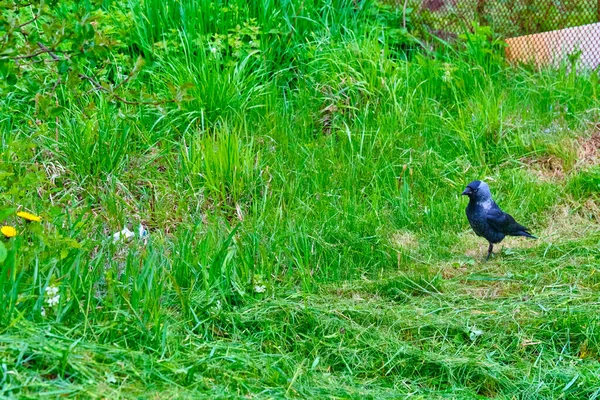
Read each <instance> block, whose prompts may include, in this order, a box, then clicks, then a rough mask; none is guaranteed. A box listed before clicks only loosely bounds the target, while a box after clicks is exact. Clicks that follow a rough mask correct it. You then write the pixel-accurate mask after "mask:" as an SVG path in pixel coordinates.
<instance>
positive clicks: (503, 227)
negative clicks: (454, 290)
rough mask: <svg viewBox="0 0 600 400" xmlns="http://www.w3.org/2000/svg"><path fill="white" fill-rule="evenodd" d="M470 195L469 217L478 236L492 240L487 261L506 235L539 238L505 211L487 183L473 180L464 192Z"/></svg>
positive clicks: (465, 194) (464, 194)
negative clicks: (493, 197) (496, 245)
mask: <svg viewBox="0 0 600 400" xmlns="http://www.w3.org/2000/svg"><path fill="white" fill-rule="evenodd" d="M462 195H463V196H469V205H468V206H467V219H468V220H469V224H470V225H471V228H473V230H474V231H475V233H476V234H477V236H483V237H484V238H486V239H487V241H488V242H490V247H488V254H487V257H486V261H487V260H488V259H489V258H490V255H491V254H492V250H493V248H494V244H496V243H500V242H501V241H502V239H504V237H505V236H525V237H528V238H531V239H537V238H536V237H535V236H533V235H532V234H531V233H529V229H527V228H525V227H524V226H523V225H521V224H519V223H518V222H517V221H515V219H514V218H513V217H512V216H510V215H509V214H507V213H505V212H504V211H502V210H501V209H500V207H498V205H497V204H496V203H495V202H494V200H492V193H491V192H490V187H489V186H488V184H487V183H485V182H481V181H473V182H471V183H469V184H468V185H467V188H466V189H465V190H464V191H463V192H462Z"/></svg>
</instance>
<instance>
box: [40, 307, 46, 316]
mask: <svg viewBox="0 0 600 400" xmlns="http://www.w3.org/2000/svg"><path fill="white" fill-rule="evenodd" d="M40 314H42V317H45V316H46V309H45V308H44V307H42V309H41V310H40Z"/></svg>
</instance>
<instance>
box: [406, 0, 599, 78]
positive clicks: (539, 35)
mask: <svg viewBox="0 0 600 400" xmlns="http://www.w3.org/2000/svg"><path fill="white" fill-rule="evenodd" d="M396 1H397V4H398V3H402V4H398V5H400V6H401V7H404V8H405V9H406V8H407V7H408V8H411V9H412V10H413V16H414V21H415V23H417V24H418V25H420V26H421V28H422V29H425V30H426V31H428V32H429V33H431V34H433V35H435V36H438V37H440V38H442V39H445V40H452V39H454V38H456V37H457V35H458V34H460V33H462V32H464V31H465V30H469V29H472V27H473V24H474V23H478V24H479V25H485V26H491V27H492V29H493V30H494V32H495V33H496V34H498V35H500V36H501V37H503V38H504V39H506V42H507V45H508V46H507V49H506V53H507V57H508V59H509V60H512V61H515V62H518V61H521V62H528V63H531V62H532V63H534V64H536V65H538V66H542V65H557V64H558V63H560V62H561V61H563V60H565V59H567V60H568V59H570V60H571V61H575V60H577V62H578V68H581V67H583V68H587V69H597V68H598V67H599V66H600V22H599V21H600V0H402V1H398V0H396Z"/></svg>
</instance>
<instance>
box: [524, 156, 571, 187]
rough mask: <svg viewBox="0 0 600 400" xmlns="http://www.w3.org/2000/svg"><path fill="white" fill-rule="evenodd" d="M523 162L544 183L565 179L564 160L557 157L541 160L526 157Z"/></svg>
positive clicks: (545, 157) (547, 157)
mask: <svg viewBox="0 0 600 400" xmlns="http://www.w3.org/2000/svg"><path fill="white" fill-rule="evenodd" d="M521 161H522V162H523V163H524V164H526V165H528V166H529V169H530V170H531V171H532V172H533V173H534V174H535V175H537V177H538V178H539V179H540V180H542V181H553V180H559V179H563V178H564V177H565V167H564V163H563V160H561V159H560V158H558V157H555V156H544V157H540V158H533V157H525V158H522V159H521Z"/></svg>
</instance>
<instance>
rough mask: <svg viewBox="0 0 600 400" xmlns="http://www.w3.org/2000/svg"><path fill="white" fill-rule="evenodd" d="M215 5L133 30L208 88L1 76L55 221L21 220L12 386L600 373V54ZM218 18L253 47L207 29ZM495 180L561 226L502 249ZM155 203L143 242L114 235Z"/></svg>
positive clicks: (358, 384) (15, 152) (8, 361)
mask: <svg viewBox="0 0 600 400" xmlns="http://www.w3.org/2000/svg"><path fill="white" fill-rule="evenodd" d="M192 3H193V2H189V3H185V4H188V5H189V7H188V8H186V9H185V10H183V11H185V12H182V10H180V9H177V8H176V7H174V6H173V5H174V4H176V3H175V2H174V3H173V4H171V3H170V2H155V3H153V2H150V1H147V2H145V4H140V5H136V4H135V3H133V8H132V10H133V11H131V13H132V14H131V15H132V16H134V17H135V18H129V20H130V21H131V32H132V33H131V37H130V38H129V39H128V40H131V42H132V43H134V42H135V43H136V47H137V48H138V49H141V50H140V51H141V52H142V53H143V54H144V56H145V58H146V59H147V64H146V67H145V69H144V72H142V73H141V74H140V75H139V76H138V77H137V78H136V79H135V81H132V82H131V83H130V84H131V85H141V86H144V87H145V89H146V90H147V91H149V92H155V93H159V94H163V96H164V97H165V98H167V97H169V88H168V83H172V84H184V83H189V84H190V85H189V86H190V89H189V93H190V94H191V95H192V97H193V100H192V101H189V102H185V103H182V104H181V105H180V106H168V105H167V106H163V107H130V106H127V105H124V104H118V102H117V103H115V102H111V101H110V99H107V98H104V97H103V96H102V95H101V94H98V93H91V94H89V95H88V96H84V97H81V98H77V99H75V98H72V96H70V95H69V93H68V91H67V90H66V89H59V90H64V91H62V92H61V93H60V102H61V104H63V105H64V106H65V107H66V112H65V113H63V114H62V115H61V116H60V118H58V119H57V120H56V121H54V120H50V121H39V122H36V119H37V116H36V115H35V114H34V110H33V109H32V108H29V105H28V104H22V103H20V102H19V101H18V100H17V99H18V93H17V94H15V95H14V96H7V97H6V98H4V99H2V102H1V107H2V115H3V117H2V119H1V120H0V126H1V132H2V135H3V136H2V146H3V147H2V149H3V152H2V160H1V162H2V169H3V171H5V172H9V173H12V174H14V175H12V177H13V178H11V179H9V180H7V178H3V179H5V180H4V183H3V184H4V186H5V187H8V189H12V190H10V191H9V193H10V198H11V199H12V202H13V204H14V205H16V206H17V205H18V206H22V207H24V208H27V209H29V210H32V211H34V212H37V213H40V214H41V215H42V216H44V218H45V222H44V224H43V228H44V231H45V232H47V235H48V237H47V238H46V240H45V242H44V243H40V242H35V240H34V241H33V242H32V241H28V240H27V239H26V238H25V237H24V236H21V237H18V238H16V240H14V244H15V249H17V248H18V249H20V251H22V253H20V252H18V251H16V252H15V254H16V256H15V257H16V261H15V262H16V263H17V265H18V266H19V271H20V273H19V275H18V279H16V282H8V283H6V284H5V286H4V288H5V289H4V290H5V291H4V293H3V296H4V297H3V299H4V301H5V304H9V305H10V306H7V308H6V309H7V310H9V311H4V312H3V314H2V316H1V317H2V336H0V354H1V359H2V366H3V370H2V372H1V374H2V375H1V376H2V392H1V393H2V395H3V396H16V397H19V396H34V395H36V394H37V393H40V392H43V393H46V394H47V395H48V396H50V397H54V396H58V395H60V394H69V395H74V396H82V397H96V396H99V397H111V398H118V397H133V396H141V397H161V398H163V397H173V398H181V397H190V398H198V397H199V396H200V395H204V396H205V397H207V398H230V397H238V396H249V397H253V396H256V397H259V398H269V397H272V398H281V397H285V396H288V397H307V398H319V397H321V398H323V397H333V398H386V397H388V398H397V397H399V396H406V395H412V396H414V397H415V398H432V397H436V396H440V397H444V396H448V397H453V398H457V397H458V398H477V397H479V396H484V397H485V396H497V397H498V398H513V397H517V398H531V399H538V398H556V397H560V396H563V397H565V398H567V397H568V398H582V399H583V398H586V399H587V398H590V397H591V398H595V396H597V395H598V394H599V392H598V391H597V389H598V387H600V379H599V378H598V376H599V374H598V373H599V372H600V364H599V362H598V356H599V353H600V331H599V330H598V315H599V313H598V311H599V310H598V302H597V296H596V295H595V291H596V290H597V288H598V276H600V275H599V274H598V270H597V264H598V260H599V250H598V249H599V240H600V229H599V225H598V218H599V217H600V211H599V208H598V195H597V191H598V183H599V181H600V170H599V169H598V168H599V167H598V164H597V161H598V158H597V157H598V154H599V153H598V152H600V150H597V151H598V152H596V153H595V156H594V151H593V150H594V145H593V143H594V142H593V140H590V137H591V135H592V134H593V132H594V129H595V123H596V121H597V120H598V101H597V98H596V86H597V78H596V77H595V76H592V77H589V76H575V75H573V74H569V73H566V72H565V71H564V70H563V71H555V72H540V73H531V72H528V71H526V70H520V69H517V68H509V67H505V66H503V64H502V62H501V60H500V59H498V58H496V57H495V56H494V55H493V54H494V53H493V52H491V51H490V49H489V46H488V45H487V44H486V43H487V42H486V41H485V40H482V38H481V37H473V38H471V40H470V41H469V42H468V44H467V45H465V46H464V48H463V49H462V50H461V51H459V52H457V53H454V52H451V51H448V52H447V53H446V54H444V55H441V54H440V55H437V56H436V57H433V56H420V55H417V56H415V57H414V58H413V59H412V60H411V61H410V62H406V61H402V60H400V59H398V57H397V53H395V52H394V48H393V46H392V45H391V44H390V43H389V42H388V38H387V37H386V36H385V33H384V32H381V31H380V30H378V29H377V26H378V25H377V23H376V22H374V20H372V19H371V20H369V21H365V20H363V19H361V18H362V17H361V15H362V14H361V13H357V12H355V11H354V10H353V9H352V4H351V3H349V4H350V6H349V7H346V8H344V6H343V4H342V5H337V6H336V7H337V8H333V7H332V8H327V7H324V8H323V9H320V10H319V9H316V8H310V6H307V7H306V8H302V9H299V10H296V9H293V7H292V8H288V9H283V10H279V9H278V8H277V7H275V6H274V5H273V4H270V3H269V2H268V1H265V2H264V4H266V5H265V6H264V9H263V8H260V7H257V8H256V9H251V10H246V11H240V10H244V8H243V7H240V8H239V9H236V8H235V7H233V8H231V9H227V10H223V9H221V10H220V11H216V10H212V11H211V13H206V12H202V11H206V9H205V8H204V9H203V8H202V7H208V6H207V4H208V3H207V2H202V1H200V2H198V4H192ZM342 3H343V2H342ZM232 10H233V11H232ZM265 10H266V11H265ZM112 12H113V13H115V14H117V11H116V10H112ZM194 12H198V14H197V15H196V14H194ZM302 13H304V14H302ZM297 14H302V15H300V18H295V19H294V17H293V15H297ZM206 15H212V17H211V18H208V17H206ZM142 16H144V17H142ZM251 18H254V19H251ZM292 20H293V21H294V22H293V25H294V29H296V33H294V34H292V33H290V26H291V25H292V22H290V21H292ZM244 22H246V23H247V27H248V29H249V31H248V32H252V28H253V27H260V29H261V31H262V32H271V33H269V34H266V33H265V34H263V36H260V38H261V40H262V43H261V44H260V46H258V47H256V46H255V45H253V44H251V43H250V42H251V41H252V34H251V33H250V34H249V33H243V32H242V33H240V31H239V30H237V31H236V28H235V26H236V24H240V25H241V26H243V23H244ZM194 24H196V25H194ZM228 29H232V30H231V31H228ZM164 32H166V36H162V34H163V33H164ZM190 32H192V33H190ZM214 32H221V33H223V32H230V33H231V32H232V35H233V36H232V37H233V38H237V39H239V41H240V42H241V45H240V46H241V48H242V49H241V52H240V53H239V54H237V55H236V54H234V53H233V51H232V48H229V47H218V46H217V45H216V44H215V43H214V42H213V43H212V46H217V47H218V49H217V51H216V52H211V51H210V50H208V51H206V49H207V48H210V46H209V45H207V44H206V42H202V41H197V40H195V39H197V38H198V37H200V38H202V37H203V36H202V34H205V35H207V36H208V35H209V34H211V33H214ZM236 32H237V33H236ZM273 32H275V33H273ZM159 38H166V39H165V40H167V41H168V44H167V45H166V46H163V45H156V44H155V43H156V42H158V40H159ZM202 46H204V47H202ZM255 51H259V53H257V54H258V56H253V55H251V53H252V52H255ZM596 137H597V136H596ZM32 148H33V149H32ZM586 149H587V150H586ZM31 154H33V155H34V160H33V162H31V161H30V155H31ZM475 178H485V179H486V180H487V181H488V182H490V184H491V186H492V190H493V192H494V194H495V196H496V200H497V201H498V202H499V203H500V205H501V206H502V207H503V208H505V209H506V210H507V211H510V212H511V213H512V214H513V215H514V216H515V217H516V218H517V220H519V221H521V222H523V223H524V224H525V225H527V226H530V227H531V229H532V232H534V233H536V234H538V236H540V240H538V241H536V242H533V241H524V240H519V239H510V240H507V241H506V243H505V244H504V251H503V254H502V255H500V256H497V257H496V258H495V259H494V260H492V261H491V262H488V263H482V262H481V259H482V257H483V256H484V254H485V247H486V246H485V243H482V241H481V240H479V239H477V238H475V237H474V235H473V234H472V233H471V232H470V231H469V229H468V226H467V222H466V218H465V217H464V211H463V209H464V207H465V206H466V202H465V199H461V198H460V196H459V195H458V194H459V193H460V191H461V190H462V189H463V187H464V185H465V184H466V183H468V182H469V181H470V180H472V179H475ZM139 222H143V223H144V224H146V225H147V226H148V228H149V230H150V239H149V242H148V244H147V245H146V246H144V245H143V244H142V243H141V242H140V241H139V240H133V241H131V242H130V243H128V244H122V243H119V244H113V243H112V237H111V236H112V233H113V232H115V231H117V230H120V229H121V228H122V226H123V224H130V226H132V227H133V228H135V227H136V226H137V224H138V223H139ZM59 235H60V236H59ZM64 238H73V239H75V240H76V241H77V242H79V243H80V244H81V246H82V247H81V248H80V249H79V248H77V247H78V246H77V245H73V243H72V242H70V241H68V240H66V239H64ZM65 248H66V251H64V252H62V250H63V249H65ZM32 249H33V250H32ZM7 285H8V286H7ZM47 285H53V286H57V287H60V294H61V302H60V304H59V305H58V306H56V307H53V308H51V307H49V306H48V305H45V310H46V317H42V316H41V315H40V309H41V307H42V306H43V305H44V304H45V303H44V290H45V287H46V286H47ZM257 286H259V287H260V286H264V287H265V289H266V291H265V292H264V293H257V292H256V289H255V288H256V287H257Z"/></svg>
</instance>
